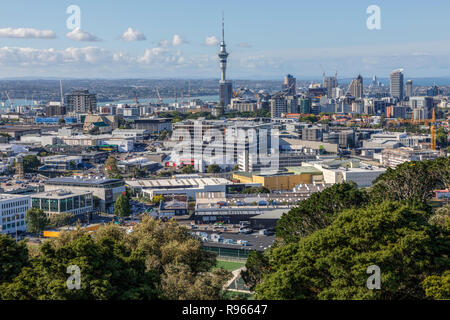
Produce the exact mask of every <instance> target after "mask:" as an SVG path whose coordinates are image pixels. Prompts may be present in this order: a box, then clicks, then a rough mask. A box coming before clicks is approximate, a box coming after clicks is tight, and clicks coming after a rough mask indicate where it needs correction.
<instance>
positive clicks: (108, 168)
mask: <svg viewBox="0 0 450 320" xmlns="http://www.w3.org/2000/svg"><path fill="white" fill-rule="evenodd" d="M105 173H106V174H107V176H108V177H114V176H117V175H120V170H119V168H118V167H117V160H116V158H114V157H113V156H112V155H110V156H109V157H108V159H106V161H105Z"/></svg>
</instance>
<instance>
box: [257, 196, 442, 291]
mask: <svg viewBox="0 0 450 320" xmlns="http://www.w3.org/2000/svg"><path fill="white" fill-rule="evenodd" d="M427 220H428V213H427V212H425V211H423V210H420V209H417V208H415V207H413V206H411V205H407V204H401V203H398V202H388V201H387V202H383V203H381V204H376V203H375V204H372V205H370V206H368V207H365V208H359V209H356V208H354V209H349V210H345V211H343V212H342V213H341V214H339V215H338V217H337V218H336V219H335V220H334V221H333V222H332V224H331V225H329V226H328V227H326V228H324V229H321V230H318V231H316V232H314V233H312V234H311V235H309V236H307V237H305V238H303V239H301V240H300V241H297V242H292V243H289V244H287V245H283V246H280V247H278V248H274V249H273V250H271V252H270V257H269V261H270V267H271V268H272V272H271V273H270V274H268V275H266V276H265V277H264V279H263V282H262V283H261V284H260V285H257V286H256V289H255V291H256V295H257V298H258V299H383V300H389V299H393V300H398V299H424V298H425V297H426V292H425V290H424V289H423V288H422V287H421V286H420V285H418V284H420V283H422V282H423V281H424V280H425V278H426V277H427V276H431V275H436V274H442V272H444V271H445V270H448V268H449V267H450V261H449V259H448V248H449V245H450V237H449V236H450V233H449V230H448V229H440V228H438V227H435V226H431V225H430V224H429V223H428V221H427ZM371 265H377V266H378V267H379V268H380V269H381V288H382V290H369V289H368V288H367V286H366V281H367V279H368V277H369V275H368V274H367V273H366V271H367V268H368V267H369V266H371Z"/></svg>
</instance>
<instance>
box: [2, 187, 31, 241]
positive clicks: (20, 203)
mask: <svg viewBox="0 0 450 320" xmlns="http://www.w3.org/2000/svg"><path fill="white" fill-rule="evenodd" d="M28 209H30V196H24V195H13V194H0V217H1V224H0V233H3V234H6V233H9V234H14V233H16V231H26V229H27V226H26V223H25V213H26V212H27V210H28Z"/></svg>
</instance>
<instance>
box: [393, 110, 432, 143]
mask: <svg viewBox="0 0 450 320" xmlns="http://www.w3.org/2000/svg"><path fill="white" fill-rule="evenodd" d="M392 122H395V123H412V124H420V123H424V124H430V135H431V144H430V148H431V150H436V112H435V108H433V111H432V115H431V119H422V120H417V119H414V112H413V113H412V115H411V119H409V120H408V119H401V120H398V119H397V120H389V121H387V123H392Z"/></svg>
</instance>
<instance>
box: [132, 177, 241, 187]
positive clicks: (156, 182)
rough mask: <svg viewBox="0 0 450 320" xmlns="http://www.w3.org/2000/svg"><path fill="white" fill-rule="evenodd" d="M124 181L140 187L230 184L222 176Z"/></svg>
mask: <svg viewBox="0 0 450 320" xmlns="http://www.w3.org/2000/svg"><path fill="white" fill-rule="evenodd" d="M125 183H126V184H127V185H129V186H130V187H141V188H171V187H183V186H192V187H203V186H207V185H221V184H232V182H231V181H229V180H227V179H224V178H187V179H152V180H126V181H125Z"/></svg>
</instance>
